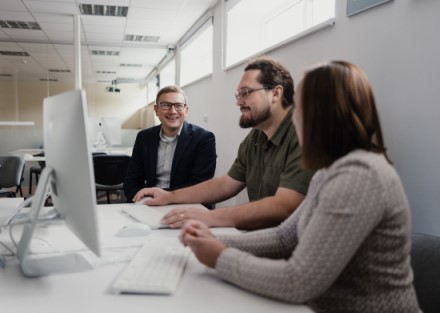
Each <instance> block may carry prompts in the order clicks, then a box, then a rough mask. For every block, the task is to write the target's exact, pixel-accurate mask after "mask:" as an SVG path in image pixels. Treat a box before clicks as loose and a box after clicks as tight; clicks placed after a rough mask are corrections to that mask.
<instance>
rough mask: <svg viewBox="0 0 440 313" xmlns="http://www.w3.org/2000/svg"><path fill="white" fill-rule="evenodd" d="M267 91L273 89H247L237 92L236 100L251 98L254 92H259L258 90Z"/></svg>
mask: <svg viewBox="0 0 440 313" xmlns="http://www.w3.org/2000/svg"><path fill="white" fill-rule="evenodd" d="M266 89H271V88H269V87H261V88H256V89H253V88H246V89H242V90H240V91H237V92H236V93H235V95H234V96H235V99H237V100H238V99H240V98H241V97H243V98H246V97H247V96H249V95H250V94H251V93H253V92H254V91H258V90H266Z"/></svg>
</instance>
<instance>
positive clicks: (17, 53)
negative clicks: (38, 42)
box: [0, 51, 29, 57]
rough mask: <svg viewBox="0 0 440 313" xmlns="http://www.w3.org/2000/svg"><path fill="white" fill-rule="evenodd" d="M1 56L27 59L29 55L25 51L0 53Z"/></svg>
mask: <svg viewBox="0 0 440 313" xmlns="http://www.w3.org/2000/svg"><path fill="white" fill-rule="evenodd" d="M0 54H1V55H9V56H14V57H28V56H29V53H27V52H26V51H0Z"/></svg>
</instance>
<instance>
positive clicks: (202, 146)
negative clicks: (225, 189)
mask: <svg viewBox="0 0 440 313" xmlns="http://www.w3.org/2000/svg"><path fill="white" fill-rule="evenodd" d="M160 128H161V126H160V125H159V126H154V127H151V128H147V129H144V130H141V131H140V132H139V133H138V135H137V137H136V141H135V143H134V147H133V155H132V157H131V160H130V163H129V164H128V169H127V173H126V175H125V179H124V192H125V196H126V198H127V201H129V202H132V199H133V197H134V195H135V194H136V193H137V192H138V191H139V190H140V189H142V188H145V187H154V186H155V183H156V167H157V150H158V148H159V140H160V139H159V133H160ZM216 159H217V154H216V150H215V136H214V134H213V133H212V132H210V131H207V130H205V129H203V128H201V127H199V126H196V125H193V124H189V123H187V122H184V124H183V127H182V131H181V132H180V135H179V138H178V141H177V146H176V150H175V152H174V157H173V164H172V166H171V177H170V188H169V190H174V189H179V188H183V187H188V186H191V185H195V184H198V183H200V182H202V181H205V180H208V179H210V178H212V177H214V172H215V168H216Z"/></svg>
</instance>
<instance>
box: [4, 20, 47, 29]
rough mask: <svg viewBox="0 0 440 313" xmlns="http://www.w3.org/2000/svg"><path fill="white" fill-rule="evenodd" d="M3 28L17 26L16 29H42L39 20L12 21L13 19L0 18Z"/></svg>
mask: <svg viewBox="0 0 440 313" xmlns="http://www.w3.org/2000/svg"><path fill="white" fill-rule="evenodd" d="M0 27H1V28H5V29H7V28H15V29H41V27H40V25H38V23H37V22H27V21H11V20H0Z"/></svg>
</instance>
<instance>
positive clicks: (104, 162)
mask: <svg viewBox="0 0 440 313" xmlns="http://www.w3.org/2000/svg"><path fill="white" fill-rule="evenodd" d="M129 161H130V156H128V155H119V154H110V155H106V154H105V155H94V156H93V169H94V172H95V185H96V194H97V196H98V192H100V191H105V192H106V194H107V203H111V201H110V192H111V191H120V192H121V202H124V187H123V181H124V177H125V172H126V171H127V167H128V162H129Z"/></svg>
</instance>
